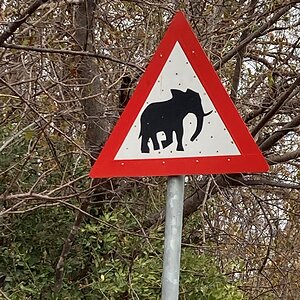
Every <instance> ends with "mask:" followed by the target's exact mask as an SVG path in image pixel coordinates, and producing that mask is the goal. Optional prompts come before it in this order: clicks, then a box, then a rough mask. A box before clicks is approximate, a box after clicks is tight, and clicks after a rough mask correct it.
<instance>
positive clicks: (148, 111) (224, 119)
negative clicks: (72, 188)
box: [90, 12, 269, 178]
mask: <svg viewBox="0 0 300 300" xmlns="http://www.w3.org/2000/svg"><path fill="white" fill-rule="evenodd" d="M268 169H269V167H268V164H267V163H266V161H265V159H264V157H263V155H262V154H261V152H260V150H259V148H258V147H257V145H256V143H255V141H254V140H253V138H252V136H251V134H250V133H249V131H248V129H247V127H246V125H245V123H244V122H243V120H242V119H241V117H240V116H239V114H238V112H237V110H236V108H235V107H234V104H233V102H232V100H231V99H230V97H229V96H228V94H227V92H226V91H225V89H224V87H223V85H222V83H221V81H220V79H219V78H218V75H217V74H216V72H215V70H214V68H213V66H212V65H211V63H210V62H209V60H208V58H207V57H206V55H205V53H204V51H203V50H202V48H201V46H200V44H199V42H198V40H197V38H196V37H195V35H194V34H193V32H192V29H191V27H190V25H189V24H188V22H187V20H186V19H185V16H184V15H183V13H181V12H178V13H177V14H176V15H175V17H174V19H173V21H172V22H171V24H170V26H169V28H168V30H167V32H166V33H165V36H164V38H163V40H162V41H161V43H160V45H159V47H158V49H157V51H156V53H155V54H154V56H153V58H152V60H151V62H150V63H149V65H148V67H147V69H146V71H145V73H144V75H143V76H142V78H141V79H140V81H139V83H138V85H137V87H136V90H135V92H134V93H133V96H132V98H131V99H130V101H129V103H128V105H127V106H126V108H125V110H124V112H123V113H122V115H121V117H120V119H119V121H118V122H117V124H116V126H115V128H114V129H113V131H112V133H111V135H110V137H109V139H108V141H107V142H106V144H105V145H104V148H103V150H102V151H101V153H100V155H99V157H98V159H97V161H96V162H95V164H94V165H93V167H92V170H91V172H90V176H91V177H93V178H104V177H125V176H128V177H130V176H133V177H134V176H169V175H184V174H222V173H242V172H247V173H249V172H265V171H267V170H268Z"/></svg>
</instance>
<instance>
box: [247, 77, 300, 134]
mask: <svg viewBox="0 0 300 300" xmlns="http://www.w3.org/2000/svg"><path fill="white" fill-rule="evenodd" d="M299 84H300V75H298V76H297V78H296V80H295V81H294V82H293V83H292V84H291V85H290V87H289V88H288V89H287V90H286V91H285V92H284V93H283V94H282V95H281V96H280V97H279V99H278V100H277V101H276V103H275V104H274V105H273V106H272V107H271V108H270V110H269V111H268V112H267V113H266V114H265V116H264V117H263V118H262V119H261V120H260V121H259V122H258V124H257V125H256V126H255V128H253V130H251V133H252V135H253V136H255V135H256V134H257V133H258V132H259V131H260V130H261V129H262V128H263V127H264V126H265V125H266V124H267V122H268V121H269V120H270V119H271V118H272V117H273V116H274V115H275V114H276V112H277V111H278V110H279V109H280V107H281V106H282V105H283V104H284V103H285V101H286V100H287V99H289V96H290V95H291V94H292V93H293V92H294V90H295V89H296V88H297V87H298V86H299Z"/></svg>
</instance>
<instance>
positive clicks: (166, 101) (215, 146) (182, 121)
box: [115, 42, 240, 160]
mask: <svg viewBox="0 0 300 300" xmlns="http://www.w3.org/2000/svg"><path fill="white" fill-rule="evenodd" d="M201 125H202V126H201ZM226 155H240V151H239V150H238V148H237V146H236V145H235V143H234V141H233V139H232V138H231V136H230V134H229V132H228V131H227V128H226V127H225V125H224V123H223V121H222V119H221V117H220V116H219V114H218V112H217V111H216V109H215V107H214V105H213V103H212V101H211V99H210V98H209V96H208V95H207V93H206V91H205V89H204V87H203V85H202V84H201V82H200V80H199V78H198V76H197V75H196V73H195V72H194V70H193V68H192V66H191V64H190V62H189V61H188V59H187V57H186V55H185V54H184V52H183V50H182V48H181V46H180V44H179V43H178V42H176V44H175V46H174V48H173V50H172V52H171V54H170V56H169V58H168V60H167V62H166V64H165V66H164V67H163V69H162V71H161V73H160V75H159V77H158V79H157V80H156V82H155V84H154V86H153V88H152V90H151V92H150V93H149V95H148V97H147V99H146V101H145V103H144V105H143V107H142V109H141V111H140V112H139V114H138V116H137V118H136V120H135V121H134V123H133V125H132V127H131V129H130V130H129V132H128V134H127V136H126V138H125V139H124V141H123V144H122V145H121V147H120V149H119V151H118V153H117V155H116V157H115V160H131V159H157V158H183V157H185V158H187V157H206V156H226Z"/></svg>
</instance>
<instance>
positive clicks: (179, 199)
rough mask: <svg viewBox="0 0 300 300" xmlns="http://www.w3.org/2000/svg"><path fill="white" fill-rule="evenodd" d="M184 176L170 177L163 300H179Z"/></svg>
mask: <svg viewBox="0 0 300 300" xmlns="http://www.w3.org/2000/svg"><path fill="white" fill-rule="evenodd" d="M183 196H184V176H172V177H168V187H167V205H166V219H165V242H164V259H163V275H162V300H178V295H179V272H180V253H181V235H182V215H183Z"/></svg>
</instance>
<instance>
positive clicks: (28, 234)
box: [0, 207, 244, 300]
mask: <svg viewBox="0 0 300 300" xmlns="http://www.w3.org/2000/svg"><path fill="white" fill-rule="evenodd" d="M14 218H15V219H14V220H12V221H11V224H10V228H9V231H8V230H4V232H3V237H2V240H3V241H4V245H3V247H1V250H0V251H1V252H0V266H1V267H0V275H5V281H4V285H3V290H4V291H5V293H6V294H7V295H9V297H10V299H12V300H17V299H53V300H54V299H55V300H58V299H91V300H92V299H147V300H152V299H153V300H156V299H160V290H161V273H162V253H163V246H162V245H163V236H162V235H163V233H162V230H157V231H153V232H152V233H151V234H150V237H149V239H145V237H143V236H142V233H141V234H140V233H137V232H139V230H136V229H135V230H134V229H133V228H136V227H137V224H136V220H135V218H134V217H133V213H132V212H131V211H130V210H129V209H128V207H125V208H124V207H120V208H117V209H115V210H114V212H106V213H104V214H103V216H102V217H101V219H100V222H94V221H93V222H91V221H89V222H86V223H85V224H84V226H83V227H82V229H81V231H80V234H79V237H78V239H77V241H76V242H75V244H74V245H73V248H72V250H71V253H70V255H69V256H68V259H67V261H66V269H65V280H64V285H63V288H62V290H61V292H60V293H59V294H58V295H55V294H54V293H53V292H52V290H53V289H52V287H53V283H54V269H55V265H56V263H57V259H58V257H59V255H60V251H61V248H62V244H63V242H64V239H65V238H66V236H67V234H68V232H69V230H70V227H71V226H72V220H73V214H72V213H70V212H69V211H67V210H66V209H62V208H57V209H51V210H50V209H44V210H39V211H35V212H34V213H31V214H27V215H22V216H21V217H19V218H16V217H14ZM127 231H130V232H132V234H129V233H128V232H127ZM180 299H182V300H184V299H197V300H198V299H200V300H201V299H203V300H204V299H207V300H218V299H222V300H241V299H244V298H243V296H242V294H241V293H240V292H239V291H238V290H237V288H236V287H235V286H234V285H232V284H230V283H229V282H228V281H227V280H226V278H225V277H224V276H223V275H222V274H220V272H219V270H218V268H217V265H216V263H215V261H214V259H213V258H212V257H209V256H207V255H205V254H201V255H198V254H197V253H196V252H195V250H194V249H193V248H191V247H184V248H183V251H182V271H181V279H180Z"/></svg>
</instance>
